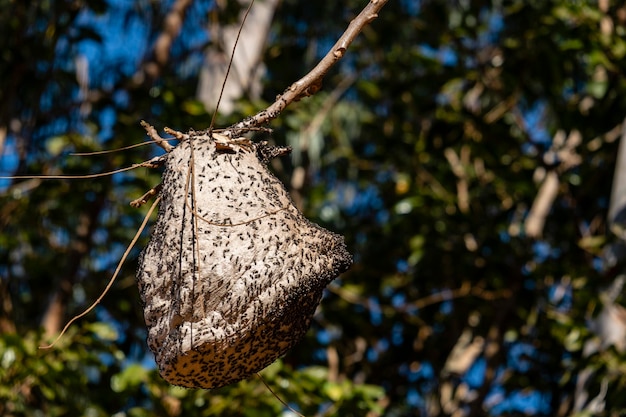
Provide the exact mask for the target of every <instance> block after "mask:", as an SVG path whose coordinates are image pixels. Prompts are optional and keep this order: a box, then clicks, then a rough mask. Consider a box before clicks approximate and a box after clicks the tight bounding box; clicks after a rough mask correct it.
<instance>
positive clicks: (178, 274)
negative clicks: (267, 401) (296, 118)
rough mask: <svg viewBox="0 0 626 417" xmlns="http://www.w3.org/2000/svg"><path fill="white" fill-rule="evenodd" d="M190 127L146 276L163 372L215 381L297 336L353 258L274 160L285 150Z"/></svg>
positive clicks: (239, 372) (254, 367) (249, 371)
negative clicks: (298, 199) (274, 168)
mask: <svg viewBox="0 0 626 417" xmlns="http://www.w3.org/2000/svg"><path fill="white" fill-rule="evenodd" d="M184 136H185V139H184V140H182V141H181V143H180V144H179V145H178V146H177V147H176V148H174V149H173V150H171V152H170V153H168V154H166V155H165V156H164V157H163V158H164V165H165V171H164V173H163V182H162V184H161V188H160V191H159V197H160V206H159V215H158V219H157V222H156V224H155V226H154V228H153V231H152V237H151V239H150V242H149V243H148V245H147V246H146V248H145V249H144V251H143V252H142V255H141V258H140V261H139V268H138V271H137V279H138V283H139V291H140V294H141V299H142V301H143V303H144V314H145V321H146V325H147V327H148V345H149V347H150V349H151V350H152V352H154V355H155V357H156V362H157V364H158V367H159V371H160V373H161V375H162V376H163V378H164V379H165V380H167V381H168V382H170V383H172V384H175V385H180V386H184V387H188V388H217V387H221V386H224V385H227V384H231V383H234V382H237V381H239V380H242V379H244V378H247V377H249V376H250V375H253V374H254V373H255V372H257V371H259V370H261V369H263V368H265V367H266V366H268V365H269V364H271V363H272V362H273V361H275V360H276V359H277V358H279V357H280V356H282V355H283V354H284V353H285V352H286V351H287V350H288V349H289V348H291V347H292V346H293V345H294V344H296V343H297V342H298V341H299V340H300V339H301V338H302V337H303V335H304V334H305V332H306V331H307V329H308V328H309V325H310V323H311V318H312V316H313V314H314V312H315V309H316V308H317V305H318V304H319V302H320V299H321V297H322V292H323V290H324V288H325V287H326V286H327V285H328V283H329V282H330V281H332V280H333V279H334V278H335V277H337V276H338V275H339V274H340V273H341V272H344V271H346V270H347V269H348V267H349V266H350V264H351V262H352V259H351V256H350V254H349V253H348V251H347V250H346V246H345V243H344V239H343V237H342V236H339V235H337V234H335V233H332V232H329V231H328V230H325V229H323V228H322V227H320V226H318V225H316V224H314V223H311V222H310V221H308V220H307V219H306V218H305V217H304V216H303V215H302V214H301V213H300V212H299V211H298V209H297V208H296V207H295V206H294V205H293V202H292V200H291V198H290V197H289V194H288V193H287V191H286V190H285V188H284V186H283V184H282V183H281V182H280V181H279V180H278V179H277V178H276V177H275V176H274V175H273V174H272V173H271V172H270V171H269V170H268V169H267V167H266V163H267V161H268V160H269V159H270V158H272V157H274V156H278V155H282V154H285V153H287V151H288V150H287V149H286V148H277V147H272V146H269V145H267V144H266V143H252V142H250V141H248V140H247V139H243V138H241V139H228V138H227V137H225V136H222V135H212V134H210V133H207V132H204V133H195V132H191V133H189V134H188V135H184Z"/></svg>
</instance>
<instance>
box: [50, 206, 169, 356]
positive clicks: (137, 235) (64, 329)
mask: <svg viewBox="0 0 626 417" xmlns="http://www.w3.org/2000/svg"><path fill="white" fill-rule="evenodd" d="M160 200H161V198H160V197H157V198H156V199H155V200H154V202H153V203H152V205H151V206H150V209H149V210H148V212H147V213H146V215H145V217H144V218H143V222H142V223H141V226H139V229H138V230H137V233H135V237H133V240H132V241H131V242H130V244H129V245H128V247H127V248H126V251H125V252H124V255H122V258H121V259H120V261H119V262H118V264H117V268H115V272H114V273H113V276H112V277H111V279H110V280H109V283H108V284H107V286H106V287H105V288H104V290H103V291H102V293H101V294H100V296H99V297H98V298H97V299H96V301H94V302H93V304H91V305H90V306H89V308H87V309H86V310H85V311H83V312H82V313H80V314H79V315H77V316H74V317H72V319H71V320H70V321H68V322H67V324H66V325H65V327H63V330H62V331H61V333H60V334H59V335H58V336H57V338H56V339H54V341H53V342H52V343H50V344H49V345H44V346H39V349H50V348H52V347H53V346H54V345H55V344H56V343H57V342H58V341H59V339H61V337H63V335H64V334H65V332H66V331H67V329H68V328H69V327H70V326H71V325H72V323H74V322H75V321H76V320H78V319H80V318H81V317H83V316H85V315H87V314H88V313H89V312H90V311H91V310H93V309H94V308H96V306H97V305H98V304H100V301H102V299H103V298H104V296H105V295H106V294H107V292H109V290H110V289H111V287H112V286H113V283H114V282H115V279H116V278H117V275H118V274H119V273H120V270H121V269H122V265H123V264H124V262H126V258H127V257H128V254H129V253H130V251H131V250H132V248H133V246H135V243H137V240H139V236H140V235H141V232H143V229H145V228H146V224H147V223H148V219H149V218H150V215H151V214H152V212H153V211H154V208H155V207H156V206H157V204H158V203H159V201H160Z"/></svg>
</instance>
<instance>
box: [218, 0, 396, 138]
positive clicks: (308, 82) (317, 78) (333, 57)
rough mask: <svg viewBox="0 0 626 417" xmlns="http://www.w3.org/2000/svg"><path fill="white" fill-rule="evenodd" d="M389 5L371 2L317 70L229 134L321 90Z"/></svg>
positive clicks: (264, 120) (382, 0) (381, 0)
mask: <svg viewBox="0 0 626 417" xmlns="http://www.w3.org/2000/svg"><path fill="white" fill-rule="evenodd" d="M388 1H389V0H370V2H369V3H368V5H367V6H365V8H364V9H363V10H362V11H361V13H359V15H358V16H357V17H355V18H354V19H353V20H352V21H351V22H350V25H348V28H347V29H346V31H345V32H344V33H343V35H341V37H340V38H339V40H337V43H335V45H334V46H333V47H332V48H331V49H330V51H328V53H327V54H326V56H324V58H322V60H321V61H320V62H319V63H318V64H317V66H316V67H315V68H313V69H312V70H311V71H310V72H309V73H308V74H306V75H305V76H304V77H302V78H300V79H299V80H298V81H296V82H295V83H293V84H292V85H291V86H290V87H288V88H287V89H286V90H285V92H284V93H283V94H282V95H279V96H278V97H277V98H276V101H275V102H274V103H272V104H271V105H270V106H269V107H268V108H266V109H265V110H262V111H260V112H258V113H257V114H255V115H254V116H252V117H250V118H247V119H246V120H243V121H241V122H239V123H236V124H234V125H232V126H231V127H230V128H229V129H228V130H229V131H231V132H233V131H237V130H246V129H250V128H251V127H257V126H260V125H263V124H265V123H267V122H269V121H270V120H273V119H275V118H276V117H278V115H279V114H280V113H281V112H282V111H283V110H284V109H285V108H286V107H287V106H288V105H289V104H291V103H292V102H294V101H297V100H299V99H301V98H303V97H308V96H311V95H313V94H315V93H316V92H317V91H318V90H319V89H320V87H321V85H322V79H323V78H324V76H325V75H326V73H327V72H328V70H329V69H330V68H331V67H332V66H333V65H334V64H335V63H337V61H339V60H340V59H341V58H342V57H343V55H344V54H345V52H346V50H347V49H348V47H349V46H350V44H351V43H352V41H354V39H355V38H356V37H357V35H358V34H359V33H360V32H361V31H362V30H363V28H364V27H365V26H366V25H368V24H369V23H370V22H372V21H373V20H374V19H376V18H377V17H378V12H379V11H380V9H382V7H383V6H384V5H385V4H386V3H387V2H388Z"/></svg>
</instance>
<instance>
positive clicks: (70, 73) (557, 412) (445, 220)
mask: <svg viewBox="0 0 626 417" xmlns="http://www.w3.org/2000/svg"><path fill="white" fill-rule="evenodd" d="M364 3H365V2H364V1H356V0H346V1H342V2H324V5H323V7H320V4H319V3H316V2H303V1H296V0H284V1H283V2H281V4H280V7H278V8H277V10H276V16H275V19H274V24H273V27H272V34H271V37H270V41H269V43H268V45H267V51H266V55H265V60H264V63H265V65H266V66H267V69H268V71H267V76H266V79H265V80H264V93H263V100H261V101H258V100H257V101H251V100H249V99H247V98H246V97H242V99H241V101H240V103H239V107H238V111H237V112H236V113H235V114H232V115H228V116H220V117H218V123H219V125H220V126H227V125H229V124H230V123H234V122H236V121H238V120H240V119H241V118H243V117H245V116H248V115H250V114H251V113H253V112H256V111H258V110H259V109H262V108H264V107H265V106H266V105H267V104H268V103H269V102H271V101H273V100H274V98H275V97H276V95H277V94H279V93H280V92H282V91H283V90H284V89H285V88H286V87H287V86H288V85H290V83H292V82H293V81H295V80H297V79H298V78H299V77H301V76H302V75H303V74H305V73H306V72H308V71H309V70H310V69H311V68H312V67H313V66H314V65H315V63H316V62H317V60H318V59H319V58H320V57H321V56H322V55H323V54H325V53H326V51H327V50H328V48H329V47H330V46H331V45H332V43H333V42H334V40H335V39H336V38H337V37H338V36H339V35H340V34H341V33H342V31H343V30H344V28H345V26H346V24H347V22H348V21H349V20H350V19H351V18H352V17H353V16H354V14H355V13H356V12H357V11H358V10H360V9H361V8H362V7H363V6H364ZM607 3H608V2H607ZM618 3H619V2H618ZM129 4H130V5H131V7H129V8H128V9H124V10H126V11H125V13H126V14H124V15H123V16H122V17H119V16H117V15H115V14H114V13H116V12H119V10H120V7H121V6H120V4H119V3H118V2H113V1H111V2H102V1H93V0H83V1H74V2H64V1H54V0H49V1H43V2H36V4H34V5H32V7H31V6H29V5H28V4H27V2H16V1H11V0H0V23H1V25H0V27H1V28H2V29H0V30H1V31H2V33H3V36H0V51H2V52H1V59H2V64H3V65H0V99H1V100H0V137H1V139H2V140H0V147H1V148H2V151H3V153H2V155H4V156H3V158H2V160H1V161H0V171H1V172H2V175H34V174H46V175H51V174H59V173H65V174H84V173H93V172H107V171H112V170H114V169H117V168H120V167H126V166H130V165H131V164H133V163H137V162H140V161H143V160H146V159H149V158H151V157H152V156H154V155H155V152H156V150H155V149H152V148H149V147H143V148H138V149H133V150H129V151H125V152H117V153H113V154H106V155H97V156H91V157H75V156H70V155H69V153H70V152H89V151H95V150H101V149H115V148H119V147H122V146H127V145H130V144H133V143H138V142H140V141H141V140H142V139H143V138H144V136H145V134H144V132H143V130H142V129H141V127H140V126H139V120H142V119H145V120H148V121H149V122H150V123H152V124H154V125H155V126H156V127H157V128H159V129H161V128H162V127H164V126H169V127H172V128H176V129H182V130H184V129H187V128H191V127H193V128H195V129H198V130H199V129H204V128H206V127H208V124H209V122H210V115H209V114H207V112H206V111H205V110H204V109H203V107H202V106H201V104H200V103H199V102H197V101H196V100H195V98H194V97H195V93H196V87H197V77H196V75H197V74H195V73H194V72H193V71H191V72H189V71H188V72H185V71H184V69H185V68H188V67H190V66H191V64H190V63H193V62H194V61H193V59H192V58H193V57H194V53H196V54H197V53H201V51H202V48H201V47H198V46H197V45H196V44H193V42H192V40H193V36H191V35H192V34H190V33H187V32H183V33H182V34H181V35H180V39H179V41H178V43H175V44H174V45H173V47H172V53H173V55H172V59H171V60H170V61H169V62H168V63H167V64H166V65H164V66H161V67H159V68H158V71H157V76H156V77H154V78H151V77H150V76H147V75H146V74H150V73H149V72H145V73H143V72H141V70H140V69H141V68H144V67H142V66H145V65H148V64H154V62H153V60H152V59H153V57H152V56H151V52H150V45H151V43H152V42H153V41H154V39H155V38H156V36H157V35H158V34H159V33H160V31H161V28H162V21H163V18H164V16H165V14H166V13H167V12H168V10H169V9H168V7H167V5H163V6H162V5H160V4H159V3H158V2H152V3H146V2H129ZM233 4H234V3H233ZM202 5H204V6H202ZM190 7H197V8H199V9H193V8H192V9H190V10H192V12H189V13H188V14H187V16H186V21H185V23H186V26H187V27H192V24H193V22H194V21H193V19H196V20H197V19H199V20H200V21H202V22H205V23H206V22H207V21H208V20H209V16H208V14H209V13H212V12H211V7H210V3H209V2H202V1H194V2H192V6H190ZM203 7H204V8H203ZM87 10H91V11H93V12H94V13H95V15H96V16H100V17H101V18H103V19H106V18H107V16H108V18H109V19H114V18H115V20H116V22H126V24H127V26H126V29H127V30H130V29H128V28H129V27H132V25H131V22H133V19H138V21H140V22H143V24H144V25H145V27H146V28H147V30H146V33H144V32H141V31H138V32H137V33H139V34H138V35H137V36H145V44H146V45H147V46H146V51H141V50H138V51H137V52H136V55H135V56H132V57H133V59H132V60H128V59H127V61H129V62H131V64H132V65H131V67H132V68H133V71H134V74H133V73H132V71H131V73H130V74H129V73H128V71H127V70H126V68H127V66H126V65H125V64H127V63H128V62H120V61H113V62H106V61H101V62H100V64H102V65H108V66H106V67H103V68H100V69H99V72H98V73H99V74H101V78H97V79H93V80H91V81H90V86H89V91H88V92H87V93H85V94H83V95H81V94H79V93H78V92H79V91H80V88H79V85H78V83H77V78H76V63H75V58H76V57H77V56H79V55H80V51H81V49H80V47H79V46H80V45H84V42H87V41H89V42H93V45H96V46H97V45H100V46H102V43H103V42H105V40H104V39H103V37H102V34H101V33H98V32H97V31H95V30H94V29H93V28H92V27H90V26H89V25H85V24H84V21H83V20H81V19H84V15H83V13H85V12H86V11H87ZM197 10H201V11H203V12H202V13H204V14H202V13H200V12H198V11H197ZM237 12H238V10H237V8H236V7H232V4H231V5H230V6H229V8H227V9H226V10H225V11H224V12H223V15H220V16H219V19H217V20H211V22H213V23H211V24H217V23H215V22H217V21H220V20H221V21H223V22H227V21H232V20H233V19H235V17H236V14H237ZM203 24H204V23H203ZM111 25H113V23H112V21H111ZM625 39H626V9H625V8H624V6H623V5H620V4H617V3H616V4H611V5H606V7H605V6H604V2H595V1H593V2H592V1H590V0H585V1H577V2H571V1H566V0H547V1H527V0H506V1H459V2H445V1H421V2H418V1H410V0H409V1H401V0H395V1H394V0H392V1H390V2H389V3H388V4H387V5H386V6H385V8H384V9H383V10H382V12H381V13H380V16H379V17H378V19H376V20H375V21H374V22H373V23H372V25H371V26H369V27H367V28H366V29H365V30H364V32H363V33H362V34H361V35H360V37H359V38H357V40H356V41H355V43H354V44H353V46H352V47H351V48H350V50H349V51H348V53H347V54H346V56H345V58H344V60H342V61H341V62H340V63H339V64H338V66H337V67H336V68H333V69H332V70H331V72H330V73H329V74H328V75H327V76H326V78H325V80H324V88H323V90H322V91H321V92H320V93H319V94H317V95H316V96H314V97H311V98H308V99H305V100H302V101H300V102H298V103H295V104H294V105H292V106H291V107H290V108H289V109H287V110H286V111H285V112H284V113H283V114H282V115H281V117H279V118H278V119H276V120H275V121H274V122H273V123H272V126H271V127H272V128H273V129H274V134H273V135H272V140H274V141H276V142H278V143H281V144H284V143H289V144H290V145H292V146H293V147H294V157H293V158H292V159H291V160H283V161H278V162H277V163H276V164H275V165H272V168H273V169H274V170H275V171H276V173H277V175H278V176H279V177H280V178H281V179H283V180H284V181H285V182H286V184H295V183H297V186H294V187H293V189H292V193H293V196H294V200H295V201H296V202H297V203H298V204H299V205H300V206H301V208H302V209H303V211H304V212H305V213H306V215H307V216H308V217H310V218H311V219H313V220H315V221H317V222H319V223H321V224H323V225H325V226H326V227H329V228H331V229H332V230H335V231H337V232H339V233H342V234H344V235H345V236H346V240H347V242H348V245H349V247H350V250H351V251H352V253H354V256H355V264H354V266H353V267H352V269H351V270H350V271H349V272H348V273H346V274H344V275H343V276H342V277H340V278H339V279H338V280H337V281H336V282H335V283H333V284H332V285H331V287H330V289H329V291H328V294H327V296H326V297H325V298H324V300H323V302H322V306H321V308H320V310H319V312H318V314H317V315H316V317H315V323H314V324H313V326H312V329H311V331H310V332H309V333H308V334H307V336H306V338H305V340H304V341H303V342H302V343H301V344H300V345H299V346H297V347H295V348H294V349H293V350H292V351H291V352H290V353H288V354H287V355H286V356H285V357H284V358H283V359H282V360H280V361H278V362H276V363H275V364H273V365H271V366H270V367H268V368H267V369H266V370H264V371H263V372H262V373H261V375H262V376H263V378H264V380H265V381H266V382H267V383H268V385H269V386H270V387H271V388H272V389H273V390H274V391H275V392H276V394H277V395H278V396H279V397H280V398H282V399H283V400H284V401H286V402H287V403H288V404H289V405H290V406H292V407H294V408H295V409H297V410H298V411H299V412H302V413H303V414H305V415H308V416H312V415H340V416H377V415H388V416H409V415H432V416H445V415H458V416H484V415H546V416H566V415H576V414H577V413H578V415H585V413H587V414H589V413H591V411H589V409H586V410H585V409H581V408H580V407H578V408H577V406H576V405H575V401H576V398H575V396H576V395H577V393H579V391H577V383H578V382H580V381H581V380H582V379H581V375H583V374H584V375H586V376H588V379H586V383H585V389H586V390H587V392H588V394H589V400H591V399H593V398H594V397H595V396H596V395H598V393H601V392H602V390H603V389H604V388H603V387H606V395H604V396H603V397H602V398H601V400H602V401H604V403H605V408H604V411H603V413H604V414H603V415H607V416H608V415H611V416H613V415H621V414H622V413H623V412H624V410H626V398H625V397H624V396H623V394H622V393H623V392H624V390H625V389H626V380H625V379H624V375H625V374H626V373H625V372H624V366H625V365H624V364H625V363H626V362H624V353H623V352H620V350H619V349H617V348H615V347H611V346H609V347H606V348H605V349H599V350H596V351H595V352H586V351H585V346H589V345H590V343H592V342H593V341H594V340H595V339H596V335H595V333H594V332H593V331H592V330H591V329H590V326H589V323H590V321H591V320H592V319H594V318H595V317H596V315H597V314H598V313H599V311H600V310H601V308H602V306H603V301H602V299H601V297H600V294H601V291H602V290H603V289H604V288H605V287H606V286H608V285H610V284H611V283H612V282H613V280H614V278H615V276H616V275H618V274H620V273H622V272H623V271H622V264H618V265H617V266H615V267H614V268H613V269H611V270H609V271H606V270H603V269H602V268H601V267H600V265H601V264H602V261H603V258H602V254H603V250H604V249H605V247H606V246H607V245H610V244H612V243H613V242H614V240H615V239H614V237H613V236H612V235H611V234H610V233H609V232H608V230H607V225H606V215H607V209H608V201H609V197H610V193H611V183H612V176H613V172H614V169H615V157H616V153H617V146H618V142H619V140H618V139H619V133H620V129H621V128H622V124H623V120H624V118H625V117H626V99H625V98H624V97H626V40H625ZM203 46H205V45H203ZM208 47H211V44H210V43H209V44H208ZM196 58H197V56H196ZM102 74H104V75H102ZM142 74H143V75H142ZM139 75H142V76H139ZM107 77H108V78H107ZM111 115H113V116H111ZM112 120H113V121H114V123H111V121H112ZM578 134H579V136H580V138H581V141H580V143H579V144H577V145H576V146H574V148H573V151H574V152H575V154H576V155H577V158H578V159H577V162H576V163H573V164H570V165H567V166H566V165H565V161H564V159H563V155H565V154H563V153H561V154H559V153H558V152H559V151H560V150H562V149H563V146H564V145H563V146H561V147H560V148H559V146H557V144H555V141H554V140H553V138H555V137H559V136H561V137H564V138H570V137H574V136H576V135H578ZM564 143H565V142H564ZM554 155H557V157H554ZM559 155H560V156H559ZM302 170H303V171H302ZM298 172H304V173H305V177H304V181H303V182H295V181H292V178H291V177H292V175H294V174H295V173H298ZM553 172H556V173H558V187H557V191H558V192H557V194H556V198H555V200H554V201H553V202H552V203H551V206H550V211H549V215H548V216H547V217H546V218H545V224H544V226H543V228H542V230H541V231H542V233H541V236H529V235H528V233H527V230H526V226H527V223H526V220H527V218H528V214H529V212H530V210H531V207H532V206H533V203H534V202H535V200H536V198H537V195H538V190H539V189H540V187H541V184H542V181H543V179H544V178H546V177H547V176H548V175H550V173H553ZM294 178H295V175H294ZM158 182H159V173H158V172H152V171H149V170H147V169H140V170H136V171H132V172H129V173H126V174H123V175H116V176H113V177H110V176H109V177H103V178H98V179H93V180H86V181H81V180H76V181H68V180H59V181H42V180H38V179H30V180H23V179H15V180H13V181H11V182H4V183H0V185H1V186H2V187H3V188H2V191H1V192H2V195H0V279H1V281H0V284H1V285H0V299H1V300H2V302H1V304H0V329H1V330H2V334H1V335H0V364H1V365H2V366H1V367H0V414H2V415H7V416H37V415H41V416H43V415H45V416H76V415H85V416H100V415H103V416H104V415H115V416H149V415H150V416H152V415H159V416H181V415H192V416H196V415H197V416H203V415H207V416H208V415H224V416H230V415H242V416H248V415H249V416H275V415H291V414H289V413H290V412H289V411H288V410H287V409H286V407H284V406H283V405H282V404H281V403H280V402H279V401H278V400H277V399H276V398H275V397H274V396H273V395H272V394H271V393H270V392H269V390H268V389H267V388H266V387H265V385H264V384H263V383H262V382H261V381H260V379H258V378H251V379H250V380H247V381H242V382H240V383H238V384H234V385H232V386H228V387H224V388H221V389H218V390H214V391H211V392H207V391H200V390H185V389H181V388H177V387H172V386H169V385H168V384H166V383H165V382H164V381H163V380H162V379H160V377H159V376H158V374H157V372H156V370H155V369H154V363H153V362H152V360H151V356H150V355H149V354H147V353H146V351H147V349H146V346H145V330H144V327H143V316H142V312H141V306H140V302H139V296H138V292H137V289H136V287H135V282H134V268H135V266H136V263H135V262H136V257H137V255H138V253H139V251H140V248H141V247H142V245H144V244H145V242H146V240H147V237H148V234H149V232H148V231H146V232H144V234H143V236H142V238H141V239H140V242H139V243H138V245H137V247H136V248H135V249H134V250H133V252H132V253H131V257H130V258H131V259H130V260H129V262H128V263H127V265H125V266H124V267H123V268H122V272H121V275H120V277H119V278H118V282H117V283H116V285H115V286H114V287H113V289H112V290H111V292H110V293H109V294H108V295H107V297H106V298H105V299H104V300H103V301H102V303H101V304H100V306H99V307H98V308H97V309H96V314H91V315H89V316H88V317H86V318H84V319H82V321H81V322H80V323H79V324H77V325H74V326H73V327H71V328H70V331H69V333H68V334H66V335H65V336H64V337H63V338H62V339H61V340H60V342H59V344H58V345H56V346H55V347H54V348H53V349H49V350H41V349H38V346H39V345H40V344H42V343H44V341H45V340H47V339H46V338H44V337H42V330H41V326H42V325H43V321H44V319H45V318H46V317H49V314H48V313H49V306H50V305H51V302H52V301H54V300H55V299H56V300H60V304H59V305H61V306H62V307H63V311H62V318H63V319H64V320H66V319H69V318H70V317H71V316H72V315H74V314H75V313H77V312H80V311H82V309H84V308H85V307H86V306H87V305H89V304H90V301H91V300H94V299H95V298H96V297H97V296H98V294H99V293H100V291H101V290H102V288H104V286H105V285H106V282H108V279H109V278H110V275H111V273H112V271H113V270H114V269H115V267H116V265H117V261H118V260H119V258H120V256H121V254H122V253H123V251H124V249H125V248H126V245H127V244H128V243H129V242H130V241H131V239H132V237H133V235H134V234H135V232H136V230H137V227H138V225H139V224H140V223H141V219H142V216H143V214H145V212H146V210H147V209H146V208H143V209H141V210H135V209H132V208H130V207H129V206H128V202H129V201H131V200H133V199H135V198H137V197H138V196H140V195H141V194H143V192H145V191H146V190H147V189H149V188H150V187H152V186H154V185H155V184H157V183H158ZM55 297H56V298H55ZM616 301H617V302H623V297H622V296H621V294H620V295H619V297H618V298H617V300H616ZM473 349H474V350H473ZM472 352H474V353H472ZM459 358H465V359H466V361H467V363H463V361H461V360H459ZM522 399H523V400H522Z"/></svg>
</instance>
